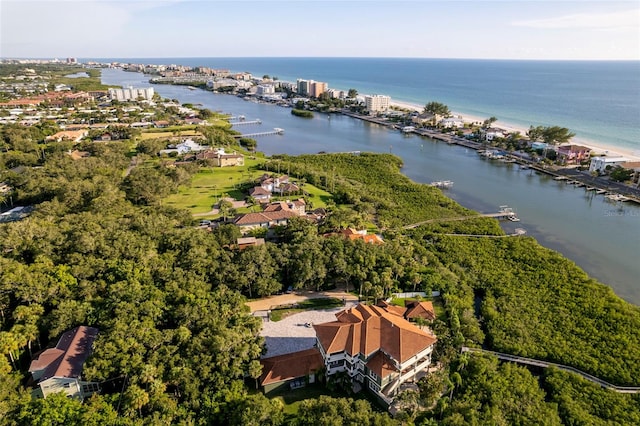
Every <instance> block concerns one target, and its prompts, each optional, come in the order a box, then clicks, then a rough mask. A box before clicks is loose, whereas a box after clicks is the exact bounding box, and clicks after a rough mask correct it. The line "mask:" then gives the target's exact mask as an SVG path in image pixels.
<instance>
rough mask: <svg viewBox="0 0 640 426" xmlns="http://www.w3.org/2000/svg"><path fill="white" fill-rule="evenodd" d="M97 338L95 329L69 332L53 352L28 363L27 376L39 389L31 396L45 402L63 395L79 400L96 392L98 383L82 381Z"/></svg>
mask: <svg viewBox="0 0 640 426" xmlns="http://www.w3.org/2000/svg"><path fill="white" fill-rule="evenodd" d="M97 335H98V329H97V328H93V327H86V326H79V327H76V328H74V329H72V330H68V331H66V332H64V333H63V334H62V336H60V340H58V344H57V345H56V346H55V347H54V348H50V349H47V350H45V351H43V352H41V353H40V354H39V355H38V357H37V358H36V359H34V360H33V361H31V365H30V366H29V372H30V373H31V375H32V377H33V380H34V381H35V382H36V383H37V384H38V387H39V388H38V389H36V390H34V392H33V394H34V396H36V397H40V398H46V397H47V395H49V394H52V393H57V392H64V393H65V394H66V395H67V397H69V398H77V399H80V400H82V399H84V398H86V397H87V396H89V395H91V394H92V393H95V392H98V391H99V390H100V388H99V385H98V383H95V382H85V381H83V380H82V377H81V374H82V369H83V367H84V363H85V361H86V360H87V358H89V356H90V355H91V352H92V350H93V342H94V340H95V338H96V337H97Z"/></svg>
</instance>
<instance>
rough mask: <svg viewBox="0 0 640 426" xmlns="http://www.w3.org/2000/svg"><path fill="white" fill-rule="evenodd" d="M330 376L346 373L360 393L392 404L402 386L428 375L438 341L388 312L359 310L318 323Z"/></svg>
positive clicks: (372, 308) (359, 307)
mask: <svg viewBox="0 0 640 426" xmlns="http://www.w3.org/2000/svg"><path fill="white" fill-rule="evenodd" d="M313 328H314V329H315V331H316V339H317V347H318V349H319V350H320V353H321V355H322V358H323V359H324V365H325V368H326V375H327V378H328V379H329V380H331V376H333V375H335V374H337V373H340V372H343V373H346V374H347V375H348V376H349V377H350V378H351V380H352V382H353V385H354V387H355V388H360V387H365V388H367V389H369V391H370V392H372V393H373V394H374V395H375V396H376V397H377V398H378V399H379V400H380V401H381V402H383V403H384V404H386V405H389V404H391V403H392V402H393V399H394V397H395V396H396V394H397V391H398V388H399V386H400V385H402V384H403V383H406V382H410V381H415V380H416V379H417V378H418V377H420V376H421V375H423V374H426V371H427V369H428V368H429V365H431V353H432V352H433V348H434V346H435V343H436V341H437V339H436V337H435V336H434V335H432V334H430V333H428V332H426V331H423V330H421V329H420V328H418V327H416V326H415V325H414V324H412V323H410V322H409V321H407V320H406V319H404V318H402V316H399V315H397V314H396V313H392V312H389V311H388V310H386V309H385V308H383V307H379V306H367V305H364V304H359V305H356V306H355V307H353V308H349V309H347V310H344V311H341V312H339V313H337V314H336V321H333V322H328V323H323V324H314V325H313Z"/></svg>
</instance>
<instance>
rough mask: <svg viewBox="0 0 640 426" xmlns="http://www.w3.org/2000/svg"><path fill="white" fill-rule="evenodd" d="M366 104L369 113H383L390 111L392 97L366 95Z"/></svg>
mask: <svg viewBox="0 0 640 426" xmlns="http://www.w3.org/2000/svg"><path fill="white" fill-rule="evenodd" d="M364 103H365V107H366V109H367V111H369V112H382V111H386V110H388V109H389V105H390V103H391V97H389V96H385V95H366V96H365V97H364Z"/></svg>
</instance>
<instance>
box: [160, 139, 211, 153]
mask: <svg viewBox="0 0 640 426" xmlns="http://www.w3.org/2000/svg"><path fill="white" fill-rule="evenodd" d="M207 149H209V147H208V146H206V145H200V144H199V143H197V142H195V141H194V140H193V139H185V140H183V141H182V142H181V143H179V144H178V145H176V147H175V148H169V149H163V150H161V151H160V152H159V154H169V153H171V152H177V153H178V155H182V154H186V153H188V152H200V151H205V150H207Z"/></svg>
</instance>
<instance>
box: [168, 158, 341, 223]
mask: <svg viewBox="0 0 640 426" xmlns="http://www.w3.org/2000/svg"><path fill="white" fill-rule="evenodd" d="M261 162H262V161H261V160H260V159H258V158H256V159H252V158H250V157H249V156H245V165H244V166H238V167H222V168H220V167H208V168H202V169H201V170H200V171H199V172H198V173H197V174H196V175H195V176H194V177H193V180H192V182H191V186H188V187H187V186H184V187H181V188H180V189H179V192H178V193H177V194H172V195H170V196H169V197H167V198H166V199H165V200H164V201H163V203H164V204H165V205H167V206H172V207H176V208H180V209H187V210H189V211H191V213H193V214H197V213H207V212H209V211H211V209H212V206H213V204H215V203H216V202H217V201H218V199H219V198H220V197H221V196H222V194H227V195H228V196H229V197H231V198H233V199H235V200H244V199H245V198H246V197H247V196H248V195H249V194H248V193H246V192H243V191H242V190H240V189H239V188H240V186H241V185H242V184H243V183H246V182H248V181H254V180H255V179H257V178H258V177H260V176H262V175H263V174H264V173H269V172H267V171H265V170H261V169H258V167H257V166H258V164H260V163H261ZM303 188H304V190H305V191H306V192H307V193H308V194H309V197H308V198H309V200H310V202H311V205H312V206H313V208H318V207H326V206H327V201H329V200H330V199H331V194H330V193H328V192H326V191H324V190H322V189H320V188H317V187H315V186H313V185H311V184H308V183H306V184H304V187H303ZM296 197H297V196H296V195H291V196H289V197H274V198H273V199H274V201H275V200H280V199H281V200H285V199H292V198H296ZM248 212H249V209H239V210H238V213H248ZM203 218H204V217H203ZM207 218H208V217H207Z"/></svg>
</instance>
